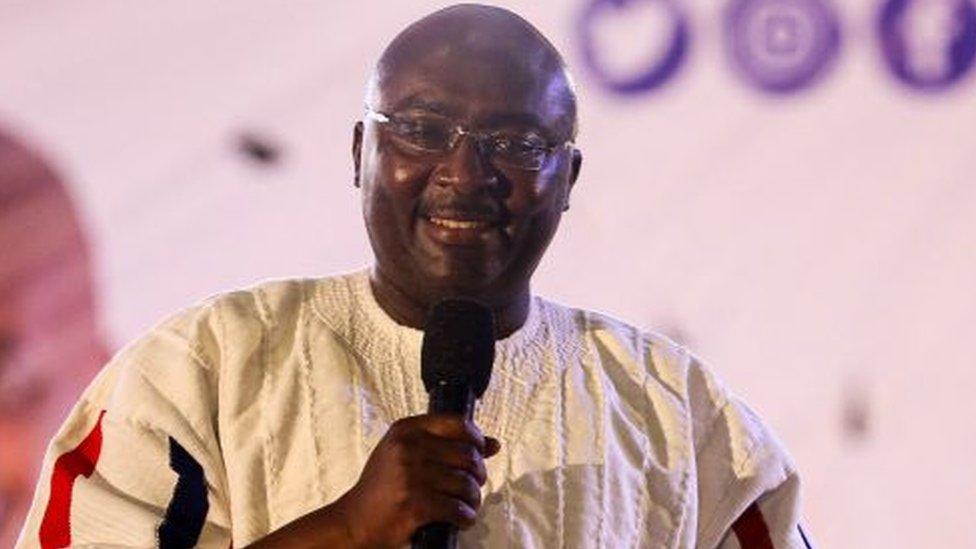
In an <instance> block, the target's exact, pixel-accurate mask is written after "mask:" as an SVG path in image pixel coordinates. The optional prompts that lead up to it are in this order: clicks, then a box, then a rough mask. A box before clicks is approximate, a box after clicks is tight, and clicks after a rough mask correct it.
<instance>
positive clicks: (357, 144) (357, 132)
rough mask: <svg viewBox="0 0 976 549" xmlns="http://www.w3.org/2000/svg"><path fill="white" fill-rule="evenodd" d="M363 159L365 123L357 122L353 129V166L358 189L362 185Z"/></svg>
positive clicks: (354, 180)
mask: <svg viewBox="0 0 976 549" xmlns="http://www.w3.org/2000/svg"><path fill="white" fill-rule="evenodd" d="M362 158H363V123H362V121H359V122H356V125H355V126H353V127H352V165H353V170H354V173H353V182H352V184H353V186H354V187H356V188H357V189H358V188H359V186H360V185H361V184H362V183H361V182H360V180H359V175H360V166H361V165H362Z"/></svg>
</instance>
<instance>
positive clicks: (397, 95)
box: [354, 48, 579, 305]
mask: <svg viewBox="0 0 976 549" xmlns="http://www.w3.org/2000/svg"><path fill="white" fill-rule="evenodd" d="M399 65H400V66H397V64H395V63H394V64H393V66H392V67H389V70H388V71H387V74H386V75H385V76H384V78H382V79H381V82H380V84H379V90H378V92H379V93H378V94H376V99H375V101H374V104H373V105H370V107H371V108H372V109H373V110H375V111H379V112H381V113H384V114H386V115H392V116H393V117H394V118H396V119H397V120H400V121H403V120H406V121H407V124H406V127H407V128H408V129H409V128H410V127H411V126H410V125H411V124H413V121H417V120H419V121H422V122H424V123H426V121H429V120H437V121H444V120H451V121H452V124H453V122H456V123H457V124H459V125H461V126H463V127H464V128H466V129H468V130H472V131H475V132H480V133H483V134H490V135H504V136H515V137H523V136H524V137H529V138H531V139H532V140H533V142H535V143H542V142H544V143H545V144H546V145H548V146H551V147H553V148H554V149H553V151H552V152H551V153H546V154H545V155H544V158H545V160H544V161H543V162H542V163H541V166H538V167H537V168H536V169H527V168H525V167H520V166H515V165H512V164H511V163H505V162H500V161H498V157H497V155H491V154H488V153H487V152H486V151H484V150H479V147H478V144H477V142H476V140H475V139H474V138H473V137H471V136H468V135H464V136H462V137H461V138H460V139H459V141H458V142H457V144H456V145H455V146H454V148H452V149H450V150H449V151H447V152H444V153H441V154H429V153H423V152H418V151H417V150H416V148H414V147H411V146H410V145H409V143H405V142H404V139H403V138H402V135H401V133H398V131H397V128H393V127H392V125H391V124H389V123H378V122H376V121H375V120H371V119H367V120H366V121H365V123H364V124H365V125H362V124H358V125H357V127H356V134H355V141H354V156H355V160H356V164H357V173H358V174H359V180H360V181H361V183H362V186H363V193H364V194H363V206H364V208H363V210H364V217H365V221H366V228H367V231H368V233H369V237H370V241H371V244H372V246H373V250H374V253H375V255H376V260H377V268H378V270H379V271H380V274H381V275H382V276H384V277H385V278H387V279H388V280H389V281H390V282H391V283H393V284H394V285H395V286H396V287H397V288H398V289H399V290H400V291H401V292H403V293H405V294H407V296H409V297H410V298H412V299H414V300H415V301H417V302H420V303H425V304H428V305H429V304H431V303H433V302H435V301H436V300H438V299H441V298H444V297H449V296H459V295H460V296H469V297H477V298H479V299H482V300H484V301H486V302H488V303H489V304H491V303H492V302H496V301H504V300H505V299H507V298H510V297H511V296H512V295H513V294H515V293H517V292H519V291H521V290H524V289H527V288H528V282H529V278H530V277H531V274H532V272H533V271H534V270H535V268H536V266H537V265H538V262H539V260H540V259H541V257H542V255H543V253H544V252H545V250H546V248H547V246H548V245H549V242H550V241H551V239H552V237H553V235H554V234H555V231H556V228H557V226H558V224H559V219H560V217H561V215H562V212H563V210H564V209H565V207H566V205H567V204H568V202H567V201H568V197H569V192H570V189H571V186H572V184H573V182H574V181H575V178H576V174H577V171H578V167H579V153H578V152H577V151H576V150H575V149H574V148H573V147H572V146H562V145H565V144H566V143H567V142H568V141H569V140H570V138H571V135H572V128H573V124H574V120H573V119H572V116H571V115H570V114H569V112H568V111H567V105H566V100H565V95H564V92H565V91H566V87H565V86H566V82H565V80H564V77H563V75H562V73H561V72H559V71H553V70H547V71H539V70H537V68H536V67H532V66H531V65H530V64H529V63H514V62H513V59H512V58H511V56H507V55H502V54H495V55H488V54H485V55H482V56H480V57H475V58H472V57H470V56H465V55H459V54H457V53H456V52H452V51H450V49H449V48H448V50H447V51H439V52H434V53H432V54H431V55H429V56H426V57H425V58H424V59H423V60H411V61H410V62H409V63H400V64H399ZM399 129H400V130H401V131H402V129H403V126H399Z"/></svg>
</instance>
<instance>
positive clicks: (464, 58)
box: [376, 46, 573, 134]
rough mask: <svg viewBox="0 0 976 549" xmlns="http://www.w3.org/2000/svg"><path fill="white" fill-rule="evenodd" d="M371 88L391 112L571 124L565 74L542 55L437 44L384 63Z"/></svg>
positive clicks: (556, 126)
mask: <svg viewBox="0 0 976 549" xmlns="http://www.w3.org/2000/svg"><path fill="white" fill-rule="evenodd" d="M376 88H377V89H376V92H377V96H378V97H377V99H378V103H379V104H378V105H376V106H377V107H378V108H380V109H382V110H386V111H391V112H397V111H403V110H407V109H411V108H422V109H427V110H434V111H437V112H440V113H442V114H445V115H449V116H454V117H458V118H463V119H467V120H472V121H476V122H492V121H496V120H500V121H514V122H522V123H526V124H531V125H535V126H539V127H541V128H542V129H546V130H550V131H551V132H553V133H557V134H563V133H565V132H567V131H568V130H569V128H570V127H571V125H572V120H571V118H572V116H573V113H572V110H571V101H570V95H569V94H570V91H569V84H568V81H567V79H566V76H565V74H564V72H563V70H562V67H561V66H559V65H558V64H555V63H553V62H552V61H551V60H549V59H546V58H545V56H542V55H535V56H533V55H531V54H530V55H525V56H521V57H520V56H518V55H515V54H514V53H512V52H508V51H479V52H471V51H464V50H462V49H460V48H451V47H450V46H442V47H441V48H437V49H435V50H434V51H431V52H428V53H427V54H426V55H421V54H419V53H418V54H416V55H414V56H412V57H407V58H404V57H400V58H398V59H396V60H394V61H393V62H390V63H388V64H387V65H386V66H385V67H384V68H383V69H382V70H381V74H380V78H379V79H378V82H377V86H376Z"/></svg>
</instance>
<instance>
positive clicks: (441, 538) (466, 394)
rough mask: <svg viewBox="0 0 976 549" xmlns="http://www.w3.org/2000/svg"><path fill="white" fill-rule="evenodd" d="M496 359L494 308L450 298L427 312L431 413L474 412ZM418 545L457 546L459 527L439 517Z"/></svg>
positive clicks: (417, 536)
mask: <svg viewBox="0 0 976 549" xmlns="http://www.w3.org/2000/svg"><path fill="white" fill-rule="evenodd" d="M494 360H495V328H494V319H493V318H492V314H491V310H490V309H488V308H487V307H485V306H484V305H482V304H480V303H478V302H476V301H471V300H467V299H446V300H444V301H441V302H439V303H437V304H436V305H434V307H433V308H431V310H430V312H429V313H428V315H427V324H426V326H425V328H424V341H423V345H422V346H421V350H420V377H421V378H422V379H423V381H424V388H425V389H426V390H427V394H428V396H429V397H430V400H429V403H428V405H427V412H428V413H452V414H459V415H461V416H463V417H465V418H467V419H471V418H472V416H473V415H474V402H475V400H477V399H479V398H481V395H482V394H484V392H485V389H487V388H488V381H489V380H490V379H491V366H492V363H493V362H494ZM411 547H412V548H413V549H445V548H452V549H453V548H454V547H457V528H456V527H455V526H454V525H452V524H448V523H444V522H434V523H431V524H427V525H425V526H422V527H420V528H419V529H417V531H416V532H415V533H414V535H413V538H411Z"/></svg>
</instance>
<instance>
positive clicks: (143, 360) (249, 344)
mask: <svg viewBox="0 0 976 549" xmlns="http://www.w3.org/2000/svg"><path fill="white" fill-rule="evenodd" d="M320 283H321V281H320V280H317V279H290V280H274V281H268V282H263V283H260V284H257V285H255V286H252V287H249V288H244V289H239V290H234V291H229V292H225V293H221V294H217V295H213V296H210V297H208V298H206V299H203V300H201V301H200V302H198V303H196V304H194V305H192V306H190V307H187V308H185V309H183V310H181V311H179V312H177V313H175V314H172V315H170V316H169V317H167V318H166V319H164V320H162V321H161V322H159V323H158V324H156V325H155V326H153V327H152V328H150V329H149V330H147V331H146V332H145V333H144V334H143V335H142V336H140V337H138V338H137V339H135V340H133V341H132V342H131V343H129V344H127V345H126V346H125V347H123V348H122V349H121V350H120V351H119V352H118V353H116V355H115V356H114V357H112V359H111V360H110V361H109V362H108V363H107V364H106V366H105V367H104V368H103V370H102V372H101V373H100V374H99V376H97V377H96V379H95V381H94V382H93V383H92V385H91V386H89V388H88V390H87V391H86V392H85V394H84V395H83V397H82V400H83V401H85V402H86V403H87V406H88V407H90V408H104V409H107V410H108V413H109V414H110V415H116V416H124V417H126V418H128V420H129V421H132V422H136V423H144V424H147V425H148V424H154V425H158V424H159V423H161V422H166V418H167V417H169V416H175V415H180V416H185V419H188V420H190V421H191V423H194V424H198V425H199V426H200V427H201V428H203V425H204V424H210V423H212V422H213V420H214V416H215V414H216V413H217V405H218V401H219V397H220V391H221V390H222V389H226V388H225V387H222V386H221V385H222V384H221V377H222V375H223V374H224V373H225V371H226V369H227V368H228V367H233V365H234V364H244V363H247V362H248V357H249V356H250V355H252V354H253V353H256V352H259V351H260V350H261V349H262V346H267V344H268V343H269V342H270V343H273V341H269V340H273V339H278V338H280V337H281V336H280V335H279V334H278V332H286V331H288V329H289V325H294V324H295V323H297V322H298V321H299V320H298V319H299V317H300V315H301V311H303V309H304V308H305V307H306V305H307V304H308V302H309V301H310V300H311V299H312V298H311V296H312V295H313V294H314V290H315V287H316V286H317V285H318V284H320ZM242 370H244V369H242ZM252 375H254V376H258V375H260V373H259V372H252ZM235 381H237V380H236V379H235ZM162 427H163V428H165V427H166V426H165V425H163V426H162Z"/></svg>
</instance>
